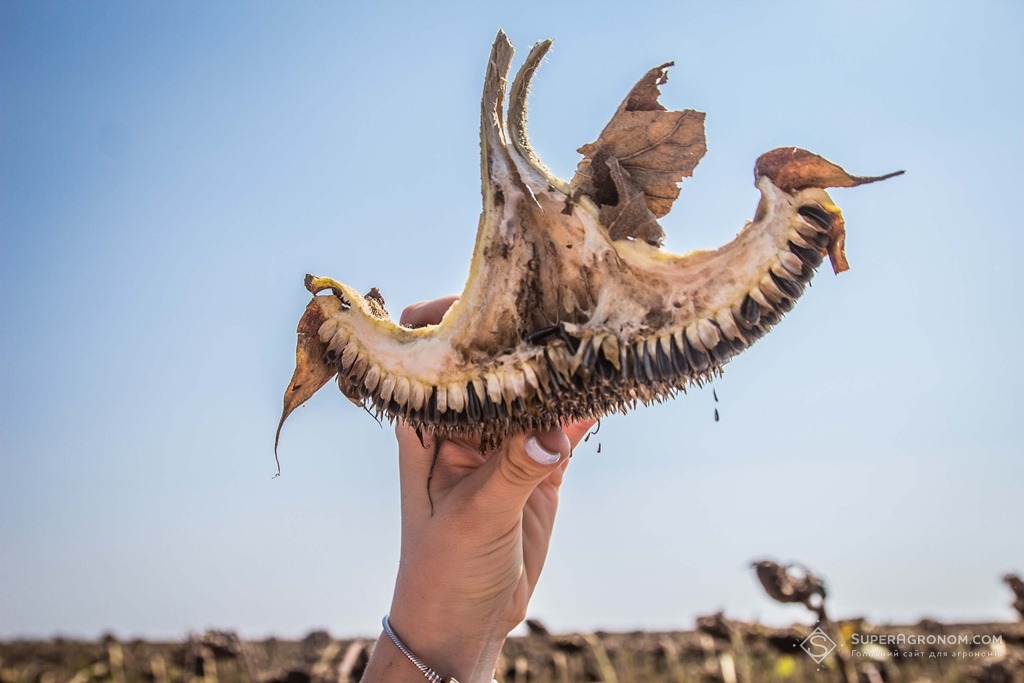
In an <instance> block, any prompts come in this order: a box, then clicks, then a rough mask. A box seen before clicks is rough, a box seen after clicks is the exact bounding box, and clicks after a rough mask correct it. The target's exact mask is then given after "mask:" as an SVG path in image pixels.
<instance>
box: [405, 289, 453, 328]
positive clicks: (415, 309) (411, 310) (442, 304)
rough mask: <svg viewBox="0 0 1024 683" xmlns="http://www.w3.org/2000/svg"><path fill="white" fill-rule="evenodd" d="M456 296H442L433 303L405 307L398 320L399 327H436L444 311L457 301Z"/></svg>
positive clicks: (424, 302) (422, 302)
mask: <svg viewBox="0 0 1024 683" xmlns="http://www.w3.org/2000/svg"><path fill="white" fill-rule="evenodd" d="M458 299H459V297H457V296H443V297H441V298H440V299H434V300H433V301H421V302H419V303H415V304H412V305H410V306H407V307H406V309H405V310H404V311H402V317H401V318H399V321H398V322H399V324H400V325H406V326H408V327H423V326H424V325H436V324H437V323H439V322H441V318H443V317H444V314H445V311H447V310H448V309H449V308H451V305H452V304H453V303H455V302H456V301H458Z"/></svg>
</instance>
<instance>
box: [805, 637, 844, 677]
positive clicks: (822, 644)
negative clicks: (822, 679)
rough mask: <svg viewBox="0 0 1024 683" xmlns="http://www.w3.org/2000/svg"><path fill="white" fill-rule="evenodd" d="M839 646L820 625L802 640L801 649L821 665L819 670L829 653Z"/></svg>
mask: <svg viewBox="0 0 1024 683" xmlns="http://www.w3.org/2000/svg"><path fill="white" fill-rule="evenodd" d="M838 647H839V646H838V645H836V642H835V641H834V640H832V639H831V638H829V637H828V634H827V633H825V632H824V631H822V630H821V627H820V626H818V627H816V628H815V629H814V630H813V631H811V633H810V635H808V636H807V637H806V638H804V639H803V640H802V641H800V649H802V650H803V651H804V652H806V653H807V656H808V657H810V658H811V659H813V660H814V663H815V664H817V665H818V666H819V669H818V670H819V671H820V670H821V669H820V667H821V663H822V662H824V661H825V660H826V659H828V658H829V655H831V654H832V653H833V652H835V651H836V648H838Z"/></svg>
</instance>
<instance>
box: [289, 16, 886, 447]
mask: <svg viewBox="0 0 1024 683" xmlns="http://www.w3.org/2000/svg"><path fill="white" fill-rule="evenodd" d="M550 45H551V42H550V41H545V42H542V43H539V44H537V45H536V46H534V48H533V50H532V51H531V52H530V54H529V56H528V57H527V58H526V61H525V63H524V65H523V67H522V68H521V69H520V71H519V73H518V75H517V76H516V78H515V81H514V82H513V83H512V87H511V91H510V101H509V105H508V108H507V114H506V108H505V102H504V100H505V85H506V76H507V74H508V69H509V65H510V63H511V59H512V46H511V44H510V43H509V41H508V39H507V38H506V37H505V35H504V33H501V32H499V33H498V37H497V39H496V40H495V42H494V46H493V48H492V51H491V55H490V61H489V62H488V69H487V75H486V79H485V82H484V92H483V99H482V110H481V125H480V145H481V154H482V160H481V166H482V176H483V188H482V190H483V212H482V214H481V217H480V223H479V227H478V229H477V236H476V245H475V247H474V251H473V257H472V262H471V264H470V272H469V278H468V280H467V282H466V286H465V288H464V290H463V292H462V294H461V296H460V297H459V299H458V301H457V302H456V303H455V304H454V305H453V306H452V307H451V308H450V309H449V310H448V312H447V313H446V314H445V316H444V318H443V319H442V320H441V322H440V323H439V324H437V325H428V326H426V327H422V328H418V329H408V328H405V327H401V326H399V325H396V324H395V323H394V322H392V321H391V320H390V319H389V318H388V315H387V311H386V310H385V308H384V300H383V298H382V297H381V296H380V293H379V292H378V291H377V290H376V289H374V290H371V291H370V293H368V294H367V295H365V296H362V295H360V294H359V293H358V292H357V291H356V290H354V289H352V288H351V287H349V286H347V285H344V284H342V283H340V282H337V281H335V280H332V279H329V278H321V277H313V276H306V288H307V289H309V290H310V291H311V292H312V293H313V294H314V296H313V299H312V300H311V301H310V302H309V304H308V305H307V307H306V311H305V313H304V314H303V315H302V317H301V319H300V320H299V326H298V348H297V351H296V368H295V373H294V375H293V377H292V381H291V383H290V384H289V387H288V389H287V391H286V393H285V397H284V411H283V414H282V416H281V422H280V424H279V425H278V433H277V436H278V438H279V437H280V432H281V425H283V424H284V421H285V419H286V418H287V417H288V415H289V414H290V413H291V412H292V410H294V409H295V408H296V407H297V406H298V405H300V404H302V403H303V402H305V401H306V400H307V399H309V398H310V397H311V396H312V395H313V394H314V393H315V392H316V391H317V390H319V389H320V388H321V387H322V386H324V384H326V383H327V382H328V381H330V380H331V379H332V378H335V377H337V380H338V385H339V387H340V389H341V391H342V392H343V393H344V394H345V395H346V396H347V397H348V398H349V399H351V400H352V401H353V402H355V403H357V404H361V405H364V406H365V407H367V408H368V409H369V410H371V411H373V412H375V413H376V414H377V415H378V416H386V417H387V418H388V419H389V420H393V419H395V418H402V419H404V420H406V421H407V422H409V423H410V424H412V425H413V426H416V427H418V428H425V429H428V430H430V431H432V432H434V433H435V434H436V435H437V436H439V437H441V438H445V437H448V436H453V435H458V436H462V437H470V438H478V439H480V440H481V443H482V445H483V446H484V447H486V446H489V445H493V444H495V443H496V442H497V441H500V440H501V439H502V438H503V437H504V436H506V435H509V434H512V433H514V432H519V431H522V430H526V429H550V428H554V427H557V426H558V425H559V424H560V423H562V422H564V421H566V420H579V419H585V418H594V417H600V416H602V415H605V414H607V413H609V412H612V411H625V410H627V409H629V408H632V407H635V406H636V405H637V404H638V403H650V402H652V401H660V400H662V399H664V398H667V397H670V396H672V395H674V394H675V393H676V392H677V391H680V390H682V389H685V388H686V387H687V386H688V385H689V384H691V383H700V382H702V381H704V380H706V379H708V378H710V377H711V376H712V375H714V374H715V373H716V372H718V371H719V370H720V369H721V367H722V365H723V364H724V363H726V362H727V361H728V360H729V359H730V358H732V357H733V356H734V355H736V354H737V353H739V352H740V351H742V350H744V349H746V348H747V347H748V346H750V345H751V344H753V343H754V342H755V341H756V340H757V339H758V338H760V337H761V336H762V335H764V334H765V332H767V331H768V330H769V329H771V327H772V326H773V325H775V324H776V323H777V322H778V321H779V320H780V319H781V318H782V316H783V315H784V314H785V313H786V312H787V311H789V310H790V308H791V307H792V306H793V303H794V302H795V301H796V299H797V298H799V297H800V295H801V294H802V293H803V291H804V286H805V285H806V284H807V282H809V281H810V279H811V277H812V276H813V274H814V271H815V269H816V268H817V267H818V265H820V263H821V261H822V259H823V258H824V256H826V255H827V256H828V257H829V259H830V260H831V262H832V266H833V268H834V269H835V271H836V272H840V271H842V270H845V269H846V268H847V267H848V265H847V263H846V259H845V255H844V253H843V243H844V239H845V229H844V224H843V218H842V213H841V212H840V210H839V209H838V207H836V206H835V205H834V204H833V203H832V201H831V199H830V198H829V196H828V195H827V194H826V193H825V191H824V188H827V187H852V186H855V185H860V184H863V183H869V182H874V181H876V180H881V179H884V178H888V177H891V176H892V175H896V174H890V175H887V176H880V177H857V176H851V175H849V174H847V173H846V172H845V171H844V170H843V169H842V168H840V167H839V166H836V165H835V164H832V163H831V162H829V161H827V160H825V159H823V158H822V157H820V156H817V155H815V154H811V153H810V152H806V151H804V150H800V149H796V148H783V149H776V150H773V151H771V152H768V153H767V154H764V155H763V156H761V158H760V159H758V161H757V164H756V165H755V168H754V181H755V185H756V186H757V188H758V189H759V190H760V192H761V199H760V202H759V203H758V206H757V209H756V212H755V215H754V219H753V221H750V222H748V223H747V224H746V226H745V227H744V228H743V229H742V230H741V231H740V232H739V234H738V235H737V236H736V237H735V238H734V239H733V240H732V241H730V242H729V243H727V244H725V245H723V246H722V247H720V248H719V249H717V250H714V251H697V252H693V253H690V254H686V255H676V254H671V253H668V252H666V251H664V250H663V249H661V247H660V245H661V242H662V239H663V236H664V232H663V231H662V228H661V226H660V225H659V223H658V218H660V217H662V216H664V215H665V214H666V213H668V211H669V210H670V209H671V207H672V203H673V201H674V200H675V198H676V197H677V196H678V194H679V188H678V183H679V182H680V181H681V180H682V179H683V178H684V177H686V176H689V175H691V174H692V172H693V169H694V168H695V167H696V166H697V163H698V162H699V161H700V159H701V157H702V156H703V155H704V152H705V149H706V148H705V143H704V114H702V113H700V112H695V111H689V110H687V111H667V110H666V109H665V107H663V106H662V105H661V104H660V103H659V102H658V95H659V90H658V88H659V86H660V85H662V84H663V83H664V82H665V81H666V79H667V68H668V67H669V66H670V65H671V64H664V65H662V66H659V67H656V68H654V69H651V70H650V71H649V72H647V73H646V74H645V75H644V76H643V78H641V79H640V81H639V82H638V83H637V84H636V85H635V86H634V87H633V89H632V90H631V91H630V92H629V94H628V95H627V97H626V99H625V100H623V102H622V104H621V105H620V106H619V108H618V110H617V111H616V112H615V114H614V116H613V117H612V119H611V121H610V122H609V123H608V125H607V126H606V127H605V129H604V130H603V131H602V132H601V134H600V136H599V137H598V139H597V140H596V141H594V142H592V143H589V144H587V145H584V146H583V147H581V148H580V149H579V151H580V153H581V154H583V160H582V161H581V162H580V164H579V167H578V169H577V171H576V174H575V176H574V177H573V178H572V179H571V180H570V181H569V182H565V181H563V180H560V179H559V178H556V177H555V176H554V175H553V174H552V173H551V172H550V171H549V170H548V169H547V168H546V167H545V166H544V165H543V164H542V163H541V161H540V160H539V159H538V157H537V155H536V154H535V153H534V152H533V149H532V148H531V146H530V142H529V138H528V136H527V134H526V94H527V90H528V87H529V82H530V79H531V77H532V76H533V73H534V72H535V71H536V69H537V67H538V65H539V64H540V61H541V59H542V58H543V57H544V55H545V53H546V52H547V50H548V49H549V47H550ZM275 449H276V443H275Z"/></svg>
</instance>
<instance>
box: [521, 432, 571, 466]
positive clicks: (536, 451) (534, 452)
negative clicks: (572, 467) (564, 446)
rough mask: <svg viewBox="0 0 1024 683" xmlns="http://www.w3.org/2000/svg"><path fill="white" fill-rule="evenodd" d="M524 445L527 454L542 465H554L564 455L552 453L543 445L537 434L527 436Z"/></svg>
mask: <svg viewBox="0 0 1024 683" xmlns="http://www.w3.org/2000/svg"><path fill="white" fill-rule="evenodd" d="M523 447H524V448H525V450H526V454H527V455H528V456H530V457H531V458H533V459H534V460H535V461H536V462H538V463H540V464H541V465H553V464H554V463H556V462H558V459H559V458H560V457H562V455H561V453H552V452H551V451H549V450H547V449H545V448H544V447H543V446H541V445H540V441H538V440H537V437H535V436H530V437H527V438H526V443H525V444H524V446H523Z"/></svg>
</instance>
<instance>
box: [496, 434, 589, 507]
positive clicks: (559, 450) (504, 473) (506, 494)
mask: <svg viewBox="0 0 1024 683" xmlns="http://www.w3.org/2000/svg"><path fill="white" fill-rule="evenodd" d="M570 447H571V446H570V443H569V437H567V436H566V435H565V433H564V432H562V431H561V430H557V429H554V430H550V431H544V432H528V433H526V434H519V435H517V436H514V437H512V438H510V439H506V441H505V444H504V445H503V446H502V448H501V449H500V450H499V451H498V452H497V453H495V454H494V456H492V457H490V458H488V460H487V463H486V465H485V467H483V468H481V469H485V470H486V472H485V473H484V474H483V477H484V481H483V482H482V483H481V485H480V489H479V493H480V495H481V496H482V499H483V500H486V501H488V505H489V507H491V508H492V509H494V508H503V509H517V510H522V508H523V506H524V505H526V501H527V499H528V498H529V497H530V494H531V493H533V490H534V489H535V488H537V485H538V484H540V483H541V482H542V481H544V480H545V479H546V478H547V477H548V475H550V474H551V473H552V472H554V471H555V470H557V469H558V467H559V465H560V464H561V463H562V462H564V461H565V459H566V458H568V457H569V449H570Z"/></svg>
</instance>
